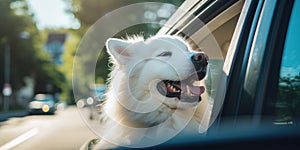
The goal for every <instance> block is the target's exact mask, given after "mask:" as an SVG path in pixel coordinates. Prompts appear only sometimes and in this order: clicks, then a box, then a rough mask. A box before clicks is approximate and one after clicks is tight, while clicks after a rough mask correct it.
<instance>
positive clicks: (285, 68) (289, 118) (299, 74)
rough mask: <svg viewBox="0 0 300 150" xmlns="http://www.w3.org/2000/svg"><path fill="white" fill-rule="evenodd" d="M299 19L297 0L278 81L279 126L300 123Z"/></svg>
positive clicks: (277, 109) (277, 107) (277, 106)
mask: <svg viewBox="0 0 300 150" xmlns="http://www.w3.org/2000/svg"><path fill="white" fill-rule="evenodd" d="M299 18H300V1H299V0H296V1H295V3H294V6H293V10H292V14H291V18H290V22H289V26H288V32H287V36H286V41H285V46H284V51H283V55H282V62H281V68H280V75H279V79H278V92H277V100H276V102H275V112H274V113H275V116H276V119H275V122H274V123H275V124H279V125H286V124H297V123H300V121H299V120H300V59H299V56H300V50H299V48H298V47H299V37H298V36H299V34H300V28H299V27H300V20H299Z"/></svg>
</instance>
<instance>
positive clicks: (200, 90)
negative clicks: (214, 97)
mask: <svg viewBox="0 0 300 150" xmlns="http://www.w3.org/2000/svg"><path fill="white" fill-rule="evenodd" d="M175 86H177V87H178V88H181V91H182V92H183V93H188V90H190V92H191V93H193V94H194V95H199V96H200V95H201V94H202V93H204V91H205V88H204V86H194V85H190V84H185V83H181V85H177V84H176V85H175Z"/></svg>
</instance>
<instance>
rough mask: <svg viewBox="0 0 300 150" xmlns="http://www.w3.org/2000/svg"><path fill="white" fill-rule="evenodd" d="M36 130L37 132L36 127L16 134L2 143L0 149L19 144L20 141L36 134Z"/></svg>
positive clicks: (5, 149) (10, 147)
mask: <svg viewBox="0 0 300 150" xmlns="http://www.w3.org/2000/svg"><path fill="white" fill-rule="evenodd" d="M38 132H39V129H38V128H33V129H31V130H29V131H27V132H25V133H24V134H22V135H20V136H18V137H17V138H15V139H13V140H11V141H10V142H8V143H6V144H4V145H3V146H1V147H0V150H9V149H12V148H13V147H15V146H17V145H19V144H21V143H22V142H24V141H26V140H28V139H29V138H31V137H33V136H35V135H36V134H38Z"/></svg>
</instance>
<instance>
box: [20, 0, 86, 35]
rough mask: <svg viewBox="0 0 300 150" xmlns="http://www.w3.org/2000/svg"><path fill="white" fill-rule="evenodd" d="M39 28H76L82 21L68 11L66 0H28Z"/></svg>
mask: <svg viewBox="0 0 300 150" xmlns="http://www.w3.org/2000/svg"><path fill="white" fill-rule="evenodd" d="M26 1H27V2H28V5H29V9H30V11H32V12H33V13H34V17H35V18H34V19H35V20H36V22H37V26H38V28H39V29H44V28H74V29H78V28H79V27H80V23H79V21H78V20H76V18H75V17H74V15H73V14H71V13H68V12H66V10H67V8H68V6H67V4H66V3H65V2H64V0H26Z"/></svg>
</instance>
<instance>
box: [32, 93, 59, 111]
mask: <svg viewBox="0 0 300 150" xmlns="http://www.w3.org/2000/svg"><path fill="white" fill-rule="evenodd" d="M28 107H29V110H28V112H29V114H54V113H55V110H56V109H55V99H54V97H53V96H52V95H50V94H36V95H35V96H34V97H33V100H32V101H31V102H30V103H29V106H28Z"/></svg>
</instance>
